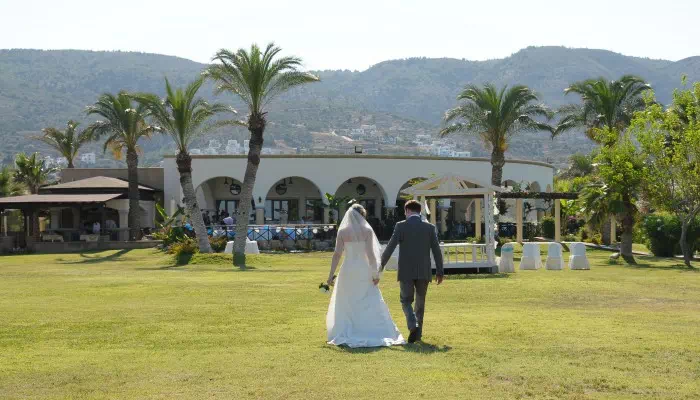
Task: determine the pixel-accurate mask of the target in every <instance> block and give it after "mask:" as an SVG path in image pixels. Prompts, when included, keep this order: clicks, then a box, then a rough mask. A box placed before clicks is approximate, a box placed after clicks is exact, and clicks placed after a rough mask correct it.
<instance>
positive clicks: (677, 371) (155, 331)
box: [0, 250, 700, 400]
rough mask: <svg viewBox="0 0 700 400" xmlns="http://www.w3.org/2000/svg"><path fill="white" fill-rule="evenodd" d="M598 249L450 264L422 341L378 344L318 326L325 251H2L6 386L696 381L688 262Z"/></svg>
mask: <svg viewBox="0 0 700 400" xmlns="http://www.w3.org/2000/svg"><path fill="white" fill-rule="evenodd" d="M608 255H609V253H604V252H596V251H589V256H590V258H591V261H592V268H593V269H592V270H591V271H569V270H565V271H546V270H539V271H518V272H516V273H515V274H510V275H496V276H479V277H473V276H471V277H468V278H465V277H451V278H450V279H448V280H447V281H446V282H445V283H444V285H443V286H440V287H436V286H431V288H430V290H429V292H428V304H427V311H426V321H425V331H424V340H425V342H426V343H425V344H422V345H410V346H405V347H396V348H390V349H378V350H372V349H360V350H348V349H342V348H334V347H330V346H327V345H326V344H325V318H324V317H325V313H326V307H327V303H328V299H329V298H328V296H327V295H325V294H322V293H320V292H319V291H318V289H317V286H318V284H319V283H320V282H321V281H322V280H324V278H325V277H326V276H327V273H328V269H327V268H328V265H329V263H330V254H329V253H315V254H296V255H263V256H259V257H256V258H254V259H253V261H252V264H253V265H254V268H253V269H251V270H248V271H245V272H240V271H237V270H233V269H232V268H231V267H229V266H228V265H226V264H220V265H212V264H215V263H216V259H214V261H211V260H203V259H202V258H197V257H195V258H194V259H193V260H192V261H193V263H196V264H194V265H193V264H190V265H189V266H186V267H179V266H175V265H173V263H172V258H171V257H170V256H167V255H164V254H162V253H160V252H157V251H154V250H138V251H130V252H114V251H112V252H102V253H87V254H75V255H31V256H8V257H0V321H1V322H0V399H31V398H41V399H102V398H109V399H124V398H126V399H149V398H152V399H200V398H201V399H204V398H207V399H209V398H223V399H229V398H230V399H248V398H260V399H400V400H406V399H414V398H421V399H430V398H447V399H499V398H502V399H516V398H527V399H536V398H537V399H559V398H568V399H640V398H648V399H658V398H664V399H691V398H693V399H697V398H700V273H698V272H696V271H689V270H685V269H682V268H680V266H676V262H674V261H659V260H654V259H644V258H638V260H639V261H640V265H639V266H637V267H627V266H622V265H609V264H608V261H607V256H608ZM224 258H225V256H223V257H222V258H220V260H224ZM223 262H225V263H227V262H228V261H225V260H224V261H223ZM394 279H395V274H394V273H388V274H387V275H386V276H385V279H384V280H383V281H382V283H381V286H382V290H383V293H384V297H385V299H386V300H387V302H388V304H389V307H390V308H391V312H392V314H393V315H394V318H395V321H396V322H397V323H398V325H399V328H400V329H401V330H402V331H403V332H405V330H406V328H405V327H404V323H403V315H402V313H401V308H400V304H399V301H398V285H397V283H396V282H395V281H394Z"/></svg>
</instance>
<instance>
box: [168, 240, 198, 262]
mask: <svg viewBox="0 0 700 400" xmlns="http://www.w3.org/2000/svg"><path fill="white" fill-rule="evenodd" d="M168 253H170V254H174V255H175V256H176V257H178V258H179V257H181V256H183V255H192V254H195V253H199V244H198V243H197V241H196V240H195V239H193V238H191V237H185V238H184V239H182V240H181V241H179V242H176V243H173V244H171V245H170V246H169V247H168Z"/></svg>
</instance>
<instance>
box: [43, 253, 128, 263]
mask: <svg viewBox="0 0 700 400" xmlns="http://www.w3.org/2000/svg"><path fill="white" fill-rule="evenodd" d="M130 251H131V249H122V250H119V251H117V252H116V253H113V254H109V255H106V256H100V255H99V253H102V251H99V252H86V253H80V257H81V258H82V260H80V261H66V259H65V258H59V259H58V260H56V261H59V262H60V263H61V264H101V263H104V262H110V261H118V260H119V258H121V257H122V256H123V255H126V254H128V253H129V252H130Z"/></svg>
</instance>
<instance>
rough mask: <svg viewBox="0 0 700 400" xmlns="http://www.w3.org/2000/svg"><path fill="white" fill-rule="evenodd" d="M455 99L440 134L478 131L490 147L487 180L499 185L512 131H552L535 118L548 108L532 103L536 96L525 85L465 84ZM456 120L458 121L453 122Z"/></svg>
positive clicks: (547, 114) (544, 115) (544, 116)
mask: <svg viewBox="0 0 700 400" xmlns="http://www.w3.org/2000/svg"><path fill="white" fill-rule="evenodd" d="M457 100H462V101H464V102H463V103H462V104H460V105H459V106H457V107H455V108H453V109H450V110H447V112H446V113H445V118H444V120H445V123H446V124H449V123H451V125H447V126H446V127H444V128H443V129H442V130H441V131H440V135H441V136H446V135H449V134H452V133H457V132H460V133H461V132H463V133H467V134H472V135H478V136H479V137H481V139H483V141H484V142H485V143H486V144H487V145H488V146H489V147H491V184H492V185H495V186H501V179H502V177H503V165H505V163H506V159H505V152H506V150H508V144H509V142H510V139H511V137H512V136H513V135H515V134H517V133H519V132H527V131H530V132H532V131H541V130H543V131H547V132H550V133H551V132H553V128H552V127H551V126H550V125H548V124H547V123H544V122H541V121H540V120H538V119H549V118H550V117H551V112H550V111H549V109H548V108H547V107H546V106H545V105H543V104H539V103H536V102H538V101H539V97H538V96H537V94H535V92H534V91H532V90H531V89H530V88H528V87H527V86H523V85H516V86H513V87H511V88H508V86H504V87H503V88H501V89H500V90H498V89H497V88H496V87H495V86H494V85H492V84H487V85H485V86H484V87H483V88H482V87H479V86H476V85H467V86H466V87H465V88H464V90H463V91H462V93H460V94H459V96H457ZM456 120H458V121H459V122H453V121H456Z"/></svg>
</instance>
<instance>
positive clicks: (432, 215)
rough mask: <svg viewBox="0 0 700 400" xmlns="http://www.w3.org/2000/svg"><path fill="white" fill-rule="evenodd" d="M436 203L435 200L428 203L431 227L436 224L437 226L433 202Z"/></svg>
mask: <svg viewBox="0 0 700 400" xmlns="http://www.w3.org/2000/svg"><path fill="white" fill-rule="evenodd" d="M436 201H437V200H435V199H430V200H429V201H428V204H430V223H431V224H433V225H436V224H437V215H435V214H436V211H437V210H436V209H435V202H436Z"/></svg>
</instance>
